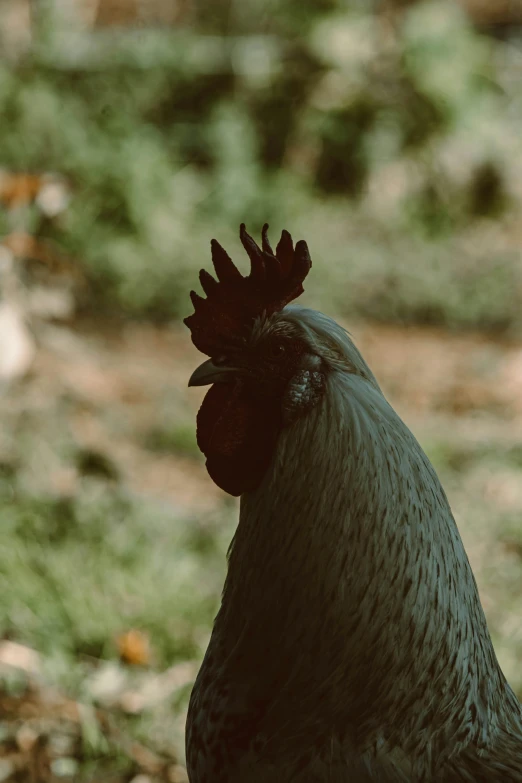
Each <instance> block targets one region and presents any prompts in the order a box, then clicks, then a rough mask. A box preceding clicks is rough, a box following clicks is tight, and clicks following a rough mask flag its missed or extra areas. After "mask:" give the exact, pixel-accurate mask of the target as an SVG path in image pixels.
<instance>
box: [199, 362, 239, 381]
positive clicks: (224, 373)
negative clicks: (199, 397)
mask: <svg viewBox="0 0 522 783" xmlns="http://www.w3.org/2000/svg"><path fill="white" fill-rule="evenodd" d="M237 371H238V369H237V367H225V366H218V365H217V364H214V362H213V361H212V359H207V361H206V362H203V364H200V365H199V367H197V368H196V369H195V370H194V372H193V373H192V375H191V376H190V380H189V382H188V385H189V386H208V385H209V384H211V383H230V382H231V380H232V378H231V377H230V375H231V373H234V372H237Z"/></svg>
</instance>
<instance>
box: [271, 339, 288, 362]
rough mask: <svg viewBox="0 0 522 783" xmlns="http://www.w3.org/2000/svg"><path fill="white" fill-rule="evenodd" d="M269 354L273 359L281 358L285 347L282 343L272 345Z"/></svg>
mask: <svg viewBox="0 0 522 783" xmlns="http://www.w3.org/2000/svg"><path fill="white" fill-rule="evenodd" d="M269 352H270V356H271V357H272V358H273V359H279V358H280V357H281V356H284V354H285V352H286V345H284V343H272V344H271V345H270V349H269Z"/></svg>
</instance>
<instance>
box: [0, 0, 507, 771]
mask: <svg viewBox="0 0 522 783" xmlns="http://www.w3.org/2000/svg"><path fill="white" fill-rule="evenodd" d="M0 118H1V122H0V238H1V239H0V415H1V418H2V428H1V431H0V516H1V524H0V591H1V594H2V601H1V602H0V780H11V779H24V780H25V779H26V778H25V777H23V775H24V774H25V772H24V771H23V770H26V766H27V765H28V768H30V769H35V768H36V767H35V766H34V764H35V763H36V762H35V760H34V758H33V756H34V755H35V754H36V750H37V749H38V748H40V749H41V747H43V748H44V750H45V753H44V758H43V760H41V759H40V761H39V762H38V763H39V764H40V763H41V765H43V766H40V767H38V769H40V771H39V772H36V773H34V774H35V775H36V777H34V778H33V779H34V780H35V781H36V782H37V783H43V781H56V780H75V781H76V780H89V781H94V780H103V781H104V783H106V781H109V780H110V781H114V783H116V781H118V783H120V782H123V781H125V783H126V781H130V780H132V779H135V780H136V781H138V780H139V783H149V781H152V780H162V781H169V782H170V783H182V781H184V780H185V777H184V774H185V773H184V771H183V750H182V748H183V729H184V710H185V708H186V703H187V697H188V692H189V690H190V683H191V681H192V679H193V677H194V673H195V671H196V669H197V665H198V662H199V661H200V659H201V657H202V654H203V651H204V649H205V647H206V644H207V640H208V634H209V629H210V625H211V622H212V617H213V615H214V613H215V611H216V608H217V605H218V601H219V592H220V587H221V584H222V581H223V576H224V570H225V553H226V548H227V544H228V541H229V540H230V538H231V535H232V532H233V529H234V525H235V522H236V519H237V507H236V504H235V501H233V500H231V499H230V498H228V497H225V496H224V495H223V493H221V492H220V491H218V490H217V489H216V488H215V487H214V485H213V484H212V483H211V482H210V479H209V478H208V476H207V475H206V472H205V468H204V465H203V461H202V459H201V455H200V453H199V451H198V449H197V446H196V442H195V413H196V410H197V406H198V403H199V401H200V399H201V398H200V397H198V393H199V392H198V391H197V390H196V391H194V390H191V392H190V394H187V392H186V390H185V386H186V381H187V378H188V377H189V373H190V372H191V371H192V369H193V368H194V365H195V362H197V360H198V357H197V356H196V352H195V350H194V349H193V348H192V347H191V346H190V343H189V340H188V335H187V334H186V331H185V330H183V331H182V327H181V324H180V317H181V316H184V315H187V314H189V312H190V310H191V308H190V304H189V299H188V295H187V294H188V290H189V289H190V287H192V286H194V285H195V283H196V272H197V270H198V269H199V268H200V267H202V266H208V264H209V240H210V238H211V237H213V236H214V237H216V238H218V239H219V241H220V242H222V244H223V245H224V246H225V247H227V249H229V251H230V252H231V254H232V255H233V256H234V258H235V259H236V260H237V261H238V262H239V264H240V265H242V264H243V263H244V261H243V259H242V256H243V254H242V253H240V252H239V250H238V248H239V242H238V239H237V233H238V226H239V223H240V222H242V221H245V222H246V223H247V227H248V228H249V230H250V231H251V232H252V233H257V232H259V230H260V228H261V226H262V224H263V223H264V222H265V221H268V222H269V223H270V224H271V227H272V231H273V234H277V233H278V232H279V231H280V230H281V229H282V228H283V227H286V228H287V229H289V230H290V231H291V232H292V234H293V235H294V236H295V237H296V238H305V239H306V240H307V241H308V243H309V246H310V249H311V252H312V257H313V261H314V275H313V281H312V280H311V282H310V285H309V286H307V291H306V292H305V296H304V297H303V300H305V301H306V302H307V303H309V304H311V305H312V306H317V307H319V308H321V309H324V310H325V311H326V312H328V313H331V314H334V315H337V316H338V317H340V318H341V319H343V322H344V323H348V324H349V325H350V326H351V325H352V323H353V324H356V330H354V332H355V334H356V338H357V342H358V343H359V344H361V345H362V348H363V352H364V353H365V356H367V358H368V359H369V361H370V364H371V365H372V367H373V368H374V369H375V372H376V374H377V376H378V377H379V379H380V380H381V381H382V383H383V388H384V389H385V390H386V393H387V394H389V396H390V399H391V401H392V402H393V403H394V405H396V407H397V409H398V410H399V412H400V413H401V415H403V416H404V418H405V419H406V420H407V422H408V423H409V424H411V425H412V426H413V428H414V430H415V432H416V434H417V435H418V437H419V439H420V440H421V442H422V444H423V446H424V447H425V448H426V450H427V452H428V454H429V456H430V457H431V459H432V460H433V462H434V464H435V466H436V468H437V471H438V472H439V474H440V476H441V478H442V480H443V483H444V486H445V487H446V489H447V490H448V494H449V496H450V500H451V503H452V506H453V508H454V510H455V513H456V517H457V520H458V523H459V526H460V528H461V531H462V534H463V537H464V540H465V543H466V547H467V549H468V552H469V554H470V559H471V561H472V564H473V567H474V569H475V572H476V574H477V579H478V582H479V586H480V590H481V596H482V601H483V604H484V607H485V610H486V613H487V615H488V621H489V623H490V626H491V629H492V633H493V636H494V640H495V644H496V649H497V650H498V653H499V657H500V659H501V663H502V666H503V667H504V669H505V671H506V674H507V675H508V678H509V679H510V680H511V682H512V683H513V685H514V687H515V688H516V689H517V692H518V693H519V694H522V674H521V669H520V656H521V655H522V624H521V623H520V593H521V591H522V567H521V564H522V532H521V531H522V526H521V524H520V519H521V514H522V482H520V467H521V464H522V462H521V453H522V452H521V448H520V443H521V442H522V402H521V401H522V395H521V394H520V389H521V388H522V349H521V347H520V346H521V344H520V336H521V334H522V257H521V247H522V134H521V132H520V129H521V127H522V0H495V2H493V0H491V1H490V0H460V2H457V1H456V0H451V1H450V0H424V1H423V2H415V0H382V1H381V2H377V1H376V0H375V2H371V1H370V0H351V2H350V1H349V0H263V2H258V0H242V1H241V2H239V1H238V0H212V2H205V0H2V2H1V3H0ZM243 268H244V267H243ZM376 322H380V323H376ZM6 660H7V663H8V666H7V670H6V667H5V664H6ZM13 661H14V664H15V665H14V667H13V666H11V664H12V663H13ZM13 670H14V671H15V672H19V671H23V672H25V674H26V675H27V676H28V678H29V682H30V683H31V688H34V687H36V686H35V683H37V684H40V683H41V682H45V683H49V682H50V683H53V684H57V685H58V686H59V687H60V688H61V691H62V693H63V692H65V693H67V694H69V695H71V696H72V697H74V698H75V699H78V700H79V701H80V702H81V704H82V705H83V706H82V709H81V710H80V712H79V713H78V715H77V717H76V719H73V718H71V714H70V705H69V707H67V705H66V707H67V709H65V707H63V705H62V706H61V707H60V710H59V711H58V712H59V719H60V721H61V723H60V727H59V728H57V724H56V723H52V720H55V718H56V716H54V717H53V718H52V720H51V717H49V715H48V708H47V706H45V708H44V707H43V706H42V705H47V702H48V698H47V696H46V697H45V698H41V697H40V696H38V699H37V706H35V704H34V703H33V702H34V693H33V692H32V691H28V690H27V682H26V681H25V680H24V683H22V684H20V681H19V679H18V675H14V674H13ZM6 671H7V672H8V675H7V676H6ZM46 693H47V692H46ZM17 699H18V700H17ZM93 705H94V706H95V707H96V708H97V709H98V708H101V709H102V710H104V711H105V712H103V715H101V716H100V714H99V713H94V712H93V713H91V712H85V710H86V709H87V708H88V707H92V706H93ZM29 707H30V709H29ZM62 707H63V709H62ZM31 710H32V711H31ZM35 710H36V712H35ZM10 711H11V712H10ZM108 713H110V714H111V716H117V718H118V722H119V731H120V734H118V735H117V736H116V735H115V734H114V732H112V731H111V730H109V728H108V725H107V724H106V722H104V721H106V718H107V714H108ZM11 714H12V717H13V720H7V721H4V715H11ZM27 715H29V719H28V718H27ZM35 715H36V716H37V717H35ZM53 715H54V713H53ZM31 716H32V717H31ZM65 716H67V717H65ZM78 716H79V717H78ZM86 716H87V717H86ZM89 716H90V717H89ZM31 721H33V722H32V723H31ZM35 721H36V723H35ZM38 721H40V722H38ZM45 721H47V723H46V722H45ZM64 721H66V722H67V721H69V723H67V726H68V728H67V731H66V732H65V734H66V735H67V737H68V738H69V739H68V740H67V742H66V741H65V740H64V736H65V734H64V729H63V722H64ZM20 724H22V729H23V730H24V731H25V732H26V734H24V735H23V736H22V737H21V738H20V737H19V732H20V731H21V730H22V729H20ZM28 725H29V729H30V730H31V731H32V732H33V734H32V735H31V736H32V737H33V740H32V744H31V742H29V741H28V739H27V736H28V735H27V730H28V729H27V726H28ZM13 727H14V728H13ZM121 732H123V733H124V734H125V735H128V736H129V737H130V738H131V742H130V746H129V743H125V742H122V738H121ZM44 734H45V735H46V736H48V737H50V738H51V739H52V738H53V737H54V738H55V739H56V737H57V736H59V738H60V742H61V743H62V744H61V745H60V747H61V750H60V751H59V752H58V751H56V749H55V750H53V746H52V742H51V741H50V740H49V743H50V744H49V743H48V744H47V745H45V744H44V745H42V743H41V742H40V740H38V743H37V742H36V739H35V738H38V737H39V738H41V737H42V736H43V735H44ZM139 741H143V742H144V743H145V744H147V746H150V745H151V744H152V745H153V746H154V747H155V748H156V755H154V754H153V755H152V756H151V755H150V754H149V755H147V754H146V753H145V752H142V751H140V752H139V753H138V752H137V751H136V747H137V746H136V743H137V742H139ZM64 743H65V744H64ZM67 743H68V744H67ZM129 747H131V750H129ZM35 749H36V750H35ZM39 752H40V751H39V750H38V753H39ZM17 753H18V756H20V757H24V758H25V757H31V761H30V762H27V764H26V761H27V758H26V761H23V762H22V761H17V760H16V759H18V756H16V754H17ZM38 758H40V757H38ZM58 762H59V764H61V766H60V765H59V764H58ZM17 764H18V766H17ZM23 764H26V766H23ZM57 764H58V766H56V765H57ZM64 764H65V766H64ZM6 765H7V766H6ZM9 765H11V766H9ZM20 765H22V766H20ZM53 765H54V767H53ZM67 765H69V766H67ZM42 770H44V771H42ZM53 770H54V771H53ZM109 773H110V774H109ZM31 774H32V773H31ZM16 775H18V776H19V777H18V778H16ZM140 775H141V776H142V777H140ZM143 775H145V778H143ZM2 776H3V777H2ZM96 776H98V777H96Z"/></svg>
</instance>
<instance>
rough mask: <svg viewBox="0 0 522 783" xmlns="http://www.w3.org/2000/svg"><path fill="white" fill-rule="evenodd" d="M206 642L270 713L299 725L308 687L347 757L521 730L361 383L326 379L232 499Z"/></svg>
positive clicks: (474, 601)
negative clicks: (344, 734)
mask: <svg viewBox="0 0 522 783" xmlns="http://www.w3.org/2000/svg"><path fill="white" fill-rule="evenodd" d="M216 631H217V632H219V633H224V634H226V635H227V636H229V638H234V639H235V640H236V644H235V650H234V653H233V654H232V655H231V656H230V659H229V662H230V665H231V666H233V668H234V670H235V671H236V672H239V676H240V677H242V678H243V679H244V680H245V681H247V680H248V679H249V678H251V677H253V676H254V672H253V671H251V666H254V667H255V676H256V677H257V681H258V682H259V683H260V685H259V687H260V688H266V687H271V688H274V689H276V690H277V691H278V693H279V696H278V698H277V699H276V705H275V706H273V707H272V709H271V714H273V713H274V711H276V710H279V713H280V717H281V718H282V719H283V720H284V716H285V709H288V707H287V706H286V705H291V709H292V710H293V711H295V710H296V705H300V708H301V713H300V714H302V716H303V718H302V720H303V722H306V719H307V716H308V715H309V714H310V709H309V708H308V709H307V707H306V697H305V693H307V692H309V691H310V689H312V690H313V691H314V698H315V699H318V700H319V699H320V700H321V704H323V705H324V709H325V712H326V713H327V722H328V724H329V726H330V728H335V730H339V731H342V727H345V728H346V727H347V726H351V729H350V731H352V735H353V736H355V738H356V741H357V742H359V743H360V744H361V746H362V747H368V746H369V745H371V744H372V743H376V742H377V741H378V739H379V740H380V741H381V742H382V737H383V736H384V738H385V741H386V743H387V744H388V745H389V746H399V747H401V748H402V750H403V751H404V752H405V753H407V754H408V756H410V757H417V758H422V759H423V763H426V764H428V763H431V762H429V761H425V759H429V758H437V759H438V763H437V766H438V765H439V763H440V764H442V763H444V760H445V759H447V758H449V757H451V756H454V755H455V754H458V753H459V752H460V751H461V750H462V749H463V748H465V747H466V746H468V745H470V744H475V745H476V746H477V747H488V746H489V745H491V743H492V742H493V739H494V737H495V736H496V734H497V732H498V731H499V730H500V728H501V727H502V726H504V725H505V724H506V722H509V721H510V720H514V722H515V724H516V726H517V731H519V732H520V733H521V734H522V728H521V719H520V710H519V707H518V703H517V702H516V700H514V697H513V694H512V692H511V691H510V689H509V686H507V684H506V683H505V680H504V677H503V675H502V672H501V671H500V668H499V666H498V663H497V660H496V657H495V653H494V651H493V647H492V644H491V640H490V637H489V633H488V630H487V625H486V620H485V617H484V614H483V611H482V607H481V604H480V600H479V597H478V592H477V587H476V583H475V580H474V577H473V574H472V571H471V568H470V566H469V563H468V559H467V557H466V553H465V551H464V547H463V544H462V541H461V539H460V536H459V533H458V530H457V527H456V524H455V522H454V519H453V517H452V514H451V510H450V508H449V505H448V501H447V499H446V496H445V494H444V491H443V489H442V487H441V485H440V482H439V481H438V478H437V476H436V474H435V472H434V470H433V468H432V466H431V464H430V463H429V460H428V459H427V457H426V456H425V454H424V452H423V451H422V449H421V448H420V446H419V444H418V443H417V441H416V440H415V438H414V437H413V435H412V434H411V432H410V431H409V430H408V429H407V427H406V426H405V425H404V424H403V422H402V421H401V420H400V419H399V417H398V416H397V414H395V412H394V411H393V409H392V408H391V407H390V406H389V405H388V403H387V402H386V400H385V399H384V397H383V396H382V394H381V393H380V391H379V389H378V387H376V386H375V385H373V384H372V383H369V382H368V381H367V380H363V379H362V378H360V377H357V376H354V375H351V374H348V373H344V372H338V371H336V372H333V373H332V374H331V376H330V379H329V382H328V389H327V393H326V394H325V397H324V400H323V401H322V403H321V404H320V405H318V406H317V408H316V409H314V410H313V411H312V412H311V413H310V414H309V415H308V416H307V417H305V418H304V419H302V420H300V421H298V422H297V423H296V424H295V425H293V426H292V427H291V428H289V429H288V430H286V431H285V432H284V433H283V435H282V436H281V438H280V441H279V444H278V448H277V451H276V454H275V457H274V459H273V462H272V465H271V467H270V469H269V471H268V473H267V475H266V476H265V479H264V480H263V483H262V484H261V486H260V487H259V488H258V489H257V490H256V491H255V492H253V493H250V494H246V495H244V496H243V497H242V499H241V514H240V522H239V526H238V529H237V532H236V535H235V537H234V540H233V542H232V545H231V549H230V553H229V571H228V576H227V580H226V584H225V589H224V594H223V604H222V609H221V611H220V615H219V617H218V621H217V624H216ZM300 689H302V690H300ZM307 689H308V690H307ZM301 702H302V703H301ZM311 717H312V718H314V719H315V716H311ZM433 763H435V762H433ZM426 769H427V768H426ZM430 769H431V767H430ZM433 769H434V768H433ZM418 773H419V775H422V774H423V771H422V770H421V769H419V770H418Z"/></svg>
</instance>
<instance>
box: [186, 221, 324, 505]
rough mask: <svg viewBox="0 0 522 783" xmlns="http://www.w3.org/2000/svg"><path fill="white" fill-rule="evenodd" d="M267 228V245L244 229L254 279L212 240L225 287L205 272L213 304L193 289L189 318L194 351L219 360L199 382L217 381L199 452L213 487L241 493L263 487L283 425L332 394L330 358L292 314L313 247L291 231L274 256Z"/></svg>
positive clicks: (200, 430) (197, 375)
mask: <svg viewBox="0 0 522 783" xmlns="http://www.w3.org/2000/svg"><path fill="white" fill-rule="evenodd" d="M267 229H268V226H267V225H265V226H264V227H263V231H262V244H261V247H259V246H258V245H257V243H256V242H255V241H254V240H253V239H252V237H251V236H250V235H249V234H248V233H247V231H246V229H245V226H244V224H242V225H241V228H240V232H239V236H240V239H241V243H242V245H243V247H244V248H245V250H246V252H247V254H248V257H249V259H250V273H249V274H248V275H247V276H243V275H242V274H241V273H240V272H239V270H238V269H237V267H236V266H235V264H234V263H233V261H232V260H231V258H230V257H229V256H228V254H227V253H226V252H225V250H224V249H223V248H222V247H221V245H219V243H218V242H216V240H215V239H213V240H212V243H211V248H212V262H213V265H214V269H215V273H216V277H217V280H216V279H215V278H214V277H212V275H210V274H209V273H208V272H206V271H205V270H204V269H202V270H201V272H200V275H199V279H200V282H201V286H202V288H203V291H204V292H205V294H206V298H203V297H201V296H199V295H198V294H197V293H195V292H194V291H191V294H190V296H191V299H192V304H193V305H194V310H195V312H194V314H193V315H191V316H189V317H188V318H186V319H185V324H186V325H187V326H188V327H189V329H190V331H191V335H192V341H193V343H194V345H195V346H196V348H198V350H200V351H201V352H202V353H205V354H206V355H207V356H209V357H210V359H208V360H207V361H205V362H204V363H203V364H202V365H200V367H198V368H197V369H196V370H195V372H194V373H193V375H192V377H191V378H190V381H189V386H206V385H210V384H212V386H211V388H210V390H209V391H208V392H207V394H206V396H205V399H204V401H203V404H202V406H201V408H200V410H199V413H198V418H197V441H198V446H199V448H200V449H201V451H202V452H203V453H204V454H205V456H206V465H207V470H208V472H209V474H210V476H211V478H212V479H213V481H215V483H216V484H217V485H218V486H219V487H221V488H222V489H224V490H225V491H226V492H228V493H229V494H231V495H241V494H243V493H244V492H247V491H249V490H252V489H255V487H256V486H258V484H259V483H260V482H261V479H262V478H263V475H264V474H265V472H266V470H267V468H268V466H269V464H270V462H271V459H272V457H273V454H274V449H275V446H276V443H277V439H278V436H279V434H280V432H281V430H282V428H283V427H285V426H289V425H290V424H292V423H293V422H294V421H295V420H296V419H298V418H300V416H302V415H303V414H304V413H306V412H307V411H308V410H310V409H311V408H312V407H313V406H314V405H316V404H317V402H318V401H319V400H320V399H321V397H322V394H323V392H324V388H325V367H324V362H323V360H322V358H321V357H320V356H319V355H318V354H317V353H316V352H314V351H313V349H312V348H311V346H310V345H309V343H308V341H307V340H306V336H305V334H304V333H303V332H302V331H300V330H299V328H298V326H297V325H296V323H295V322H293V321H292V320H291V319H289V320H285V318H284V317H283V316H282V311H283V310H284V308H285V307H286V305H287V304H288V303H289V302H291V301H292V300H294V299H296V298H297V297H298V296H300V294H301V293H302V292H303V280H304V279H305V277H306V275H307V274H308V272H309V271H310V268H311V266H312V262H311V260H310V255H309V253H308V247H307V245H306V242H304V241H302V240H301V241H299V242H297V244H296V246H295V248H294V245H293V242H292V237H291V236H290V234H289V233H288V232H287V231H283V233H282V234H281V239H280V241H279V243H278V245H277V247H276V250H275V253H274V251H273V250H272V248H271V246H270V243H269V241H268V237H267ZM283 315H284V314H283Z"/></svg>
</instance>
